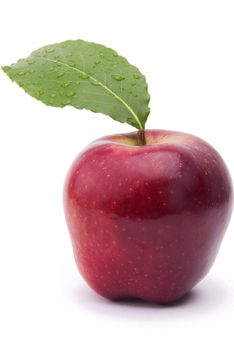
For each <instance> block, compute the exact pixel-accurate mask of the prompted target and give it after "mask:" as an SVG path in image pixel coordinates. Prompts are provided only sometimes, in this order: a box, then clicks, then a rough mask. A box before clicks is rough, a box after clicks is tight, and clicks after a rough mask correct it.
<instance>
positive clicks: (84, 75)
mask: <svg viewBox="0 0 234 350" xmlns="http://www.w3.org/2000/svg"><path fill="white" fill-rule="evenodd" d="M80 78H81V79H89V76H88V74H82V75H80Z"/></svg>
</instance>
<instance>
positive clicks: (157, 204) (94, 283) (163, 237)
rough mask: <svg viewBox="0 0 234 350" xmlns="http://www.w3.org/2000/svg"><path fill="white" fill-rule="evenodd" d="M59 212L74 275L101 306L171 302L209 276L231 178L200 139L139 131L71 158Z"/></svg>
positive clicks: (106, 140) (221, 232)
mask: <svg viewBox="0 0 234 350" xmlns="http://www.w3.org/2000/svg"><path fill="white" fill-rule="evenodd" d="M64 208H65V216H66V220H67V224H68V228H69V231H70V234H71V240H72V244H73V250H74V255H75V259H76V263H77V265H78V268H79V270H80V272H81V274H82V275H83V277H84V279H85V280H86V281H87V283H88V284H89V286H90V287H91V288H92V289H94V290H95V291H96V292H97V293H99V294H100V295H102V296H103V297H106V298H109V299H121V298H126V297H133V298H141V299H144V300H147V301H151V302H156V303H169V302H172V301H174V300H176V299H178V298H180V297H182V296H183V295H185V294H186V293H187V292H188V291H190V290H191V288H193V287H194V286H195V285H196V284H197V283H198V282H199V281H200V280H201V279H202V278H203V277H204V276H205V275H206V274H207V272H208V271H209V269H210V267H211V265H212V264H213V262H214V260H215V257H216V255H217V252H218V249H219V247H220V244H221V241H222V239H223V236H224V233H225V230H226V228H227V225H228V222H229V219H230V216H231V211H232V183H231V178H230V175H229V172H228V169H227V167H226V165H225V163H224V161H223V160H222V158H221V157H220V155H219V154H218V153H217V151H216V150H215V149H214V148H213V147H211V146H210V145H209V144H208V143H207V142H205V141H203V140H202V139H200V138H198V137H196V136H193V135H190V134H185V133H181V132H173V131H165V130H146V131H145V145H139V139H138V133H137V132H133V133H129V134H122V135H111V136H106V137H103V138H101V139H99V140H97V141H94V142H93V143H91V144H90V145H89V146H88V147H87V148H86V149H85V150H84V151H83V152H81V154H80V155H78V157H77V158H76V159H75V161H74V163H73V165H72V166H71V168H70V171H69V173H68V175H67V178H66V181H65V187H64Z"/></svg>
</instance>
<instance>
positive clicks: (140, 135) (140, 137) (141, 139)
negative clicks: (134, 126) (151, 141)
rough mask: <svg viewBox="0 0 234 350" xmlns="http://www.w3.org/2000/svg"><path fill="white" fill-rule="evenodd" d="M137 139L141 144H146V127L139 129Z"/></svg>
mask: <svg viewBox="0 0 234 350" xmlns="http://www.w3.org/2000/svg"><path fill="white" fill-rule="evenodd" d="M137 139H138V145H139V146H144V145H145V144H146V142H145V130H144V129H140V130H138V132H137Z"/></svg>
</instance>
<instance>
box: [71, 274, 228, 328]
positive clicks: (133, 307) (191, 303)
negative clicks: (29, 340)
mask: <svg viewBox="0 0 234 350" xmlns="http://www.w3.org/2000/svg"><path fill="white" fill-rule="evenodd" d="M71 297H72V299H73V301H74V302H75V303H76V304H77V303H78V304H79V306H81V307H83V308H85V309H86V310H87V311H90V312H95V313H98V314H101V315H105V316H107V317H111V318H113V317H115V318H116V317H117V318H122V319H123V318H124V319H126V318H127V319H133V320H137V319H138V321H139V318H140V319H145V320H147V321H148V320H152V318H154V319H155V318H158V319H159V316H160V321H163V320H164V319H165V321H166V320H168V317H170V318H172V319H173V318H174V317H175V318H176V319H178V318H180V317H181V318H184V317H187V316H188V317H189V315H191V314H192V317H196V316H198V317H199V316H201V315H203V314H204V313H212V312H216V311H217V309H218V308H220V307H223V306H224V304H226V305H228V304H229V302H230V301H231V300H233V299H234V294H233V291H230V290H229V289H228V287H226V286H225V285H224V284H222V282H219V281H216V280H214V279H211V278H206V279H205V280H204V281H202V282H200V283H199V284H198V285H197V286H196V287H194V289H193V290H191V291H190V292H189V293H187V294H186V295H185V296H183V297H182V298H180V299H179V300H177V301H174V302H172V303H169V304H166V305H162V304H155V303H150V302H147V301H144V300H141V299H136V298H125V299H120V300H115V301H113V300H108V299H105V298H103V297H101V296H99V295H97V294H96V293H95V292H93V291H92V290H91V289H90V288H89V287H88V286H86V285H85V284H84V285H80V286H79V287H77V288H76V289H75V290H73V291H71Z"/></svg>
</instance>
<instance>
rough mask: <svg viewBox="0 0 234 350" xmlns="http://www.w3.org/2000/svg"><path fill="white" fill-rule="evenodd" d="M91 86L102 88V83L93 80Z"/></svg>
mask: <svg viewBox="0 0 234 350" xmlns="http://www.w3.org/2000/svg"><path fill="white" fill-rule="evenodd" d="M91 84H92V85H94V86H101V83H99V81H96V80H92V81H91Z"/></svg>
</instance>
